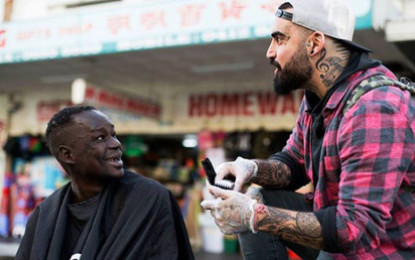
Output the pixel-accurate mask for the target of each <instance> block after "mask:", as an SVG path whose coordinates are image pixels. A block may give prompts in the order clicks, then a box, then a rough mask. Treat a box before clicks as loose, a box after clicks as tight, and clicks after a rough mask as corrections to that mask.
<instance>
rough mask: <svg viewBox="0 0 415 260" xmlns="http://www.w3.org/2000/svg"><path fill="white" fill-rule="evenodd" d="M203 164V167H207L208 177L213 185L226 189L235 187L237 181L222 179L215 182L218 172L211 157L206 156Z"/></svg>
mask: <svg viewBox="0 0 415 260" xmlns="http://www.w3.org/2000/svg"><path fill="white" fill-rule="evenodd" d="M202 166H203V169H205V172H206V175H207V179H208V181H209V183H210V184H211V185H213V186H216V187H219V188H221V189H224V190H233V188H234V187H235V183H233V182H231V181H229V180H221V181H218V182H216V183H215V177H216V172H215V168H213V165H212V162H211V161H210V160H209V158H206V159H204V160H203V161H202Z"/></svg>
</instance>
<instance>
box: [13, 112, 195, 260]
mask: <svg viewBox="0 0 415 260" xmlns="http://www.w3.org/2000/svg"><path fill="white" fill-rule="evenodd" d="M46 141H47V145H48V147H49V149H50V151H51V153H52V154H53V155H54V156H55V158H56V159H57V160H58V162H59V163H60V164H61V165H62V167H63V168H64V170H65V171H66V173H67V175H68V176H69V178H70V180H71V181H70V182H69V183H68V184H67V185H65V186H63V187H62V188H60V189H58V190H57V191H56V192H55V193H53V194H52V195H51V196H49V197H48V198H47V199H46V200H45V201H43V202H42V203H41V204H40V205H39V206H38V207H36V209H35V210H34V212H33V213H32V215H31V217H30V219H29V221H28V223H27V226H26V232H25V235H24V236H23V240H22V242H21V244H20V247H19V249H18V252H17V255H16V259H67V260H69V259H71V260H72V259H180V260H181V259H194V256H193V253H192V250H191V247H190V244H189V240H188V236H187V232H186V229H185V226H184V223H183V219H182V216H181V213H180V209H179V207H178V205H177V202H176V201H175V198H174V197H173V196H172V194H171V193H170V192H169V191H168V190H167V189H166V188H165V187H164V186H162V185H161V184H159V183H157V182H156V181H153V180H151V179H148V178H145V177H143V176H140V175H138V174H134V173H132V172H129V171H126V170H124V169H123V161H122V160H121V156H122V152H121V143H120V142H119V140H118V139H117V137H116V135H115V130H114V125H113V124H112V123H111V122H110V120H109V119H108V117H107V116H105V115H104V114H102V113H101V112H99V111H98V110H96V109H95V108H93V107H90V106H81V107H68V108H65V109H63V110H61V111H59V112H58V113H57V114H56V115H54V116H53V118H52V119H51V120H50V122H49V123H48V126H47V129H46Z"/></svg>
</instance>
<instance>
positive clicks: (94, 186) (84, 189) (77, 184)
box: [71, 178, 105, 203]
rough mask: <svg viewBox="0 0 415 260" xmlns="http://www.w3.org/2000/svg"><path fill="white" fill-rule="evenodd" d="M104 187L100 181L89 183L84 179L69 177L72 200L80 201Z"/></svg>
mask: <svg viewBox="0 0 415 260" xmlns="http://www.w3.org/2000/svg"><path fill="white" fill-rule="evenodd" d="M104 187H105V184H102V183H90V182H86V181H84V180H82V181H80V180H77V179H74V178H72V179H71V188H72V195H73V200H74V201H73V202H75V203H77V202H81V201H84V200H87V199H90V198H92V197H94V196H96V195H98V194H99V193H100V192H101V191H102V190H103V189H104Z"/></svg>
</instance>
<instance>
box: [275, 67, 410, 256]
mask: <svg viewBox="0 0 415 260" xmlns="http://www.w3.org/2000/svg"><path fill="white" fill-rule="evenodd" d="M377 73H383V74H385V75H386V76H387V77H390V78H395V76H394V75H393V74H392V73H391V72H390V71H389V70H388V69H386V68H385V67H383V66H377V67H375V68H370V69H368V70H365V71H359V72H356V73H354V74H353V75H352V76H349V77H348V78H347V79H346V80H344V81H342V82H341V83H340V85H339V86H338V87H337V88H336V89H335V91H334V92H333V93H332V95H331V96H330V97H329V99H328V101H327V103H326V105H325V107H324V108H323V110H322V115H323V117H324V129H325V133H324V137H323V141H322V149H321V154H320V157H319V162H320V165H319V167H318V169H319V170H318V173H317V174H318V181H317V183H314V186H315V192H314V212H315V214H316V216H317V218H318V219H319V221H320V223H321V225H322V232H323V241H324V248H323V250H324V251H327V252H336V253H330V255H331V256H332V257H333V258H335V259H378V258H381V259H415V194H414V193H411V192H409V191H406V190H405V189H404V188H403V187H405V186H406V187H408V186H409V187H410V186H412V187H414V186H415V158H414V151H415V138H414V130H415V120H414V118H415V102H414V100H413V99H412V97H411V95H410V93H409V92H408V91H402V90H400V89H399V88H397V87H389V86H386V87H380V88H377V89H374V90H371V91H369V92H368V93H366V94H364V95H363V96H361V97H360V99H359V100H358V101H357V103H356V104H355V105H354V106H353V107H351V108H350V110H348V111H347V112H346V113H345V114H343V111H342V110H343V107H344V105H345V102H346V100H345V95H346V94H347V93H349V91H351V90H352V89H353V88H354V87H356V86H357V85H358V84H359V83H360V82H361V81H362V80H364V79H367V78H369V77H370V76H371V75H374V74H377ZM308 109H309V108H308V107H307V101H306V97H304V99H303V102H302V104H301V107H300V112H299V117H298V119H297V122H296V126H295V128H294V130H293V132H292V134H291V136H290V138H289V140H288V141H287V145H286V146H285V148H284V149H283V151H282V154H283V155H284V156H289V157H290V158H291V160H294V161H295V163H296V165H297V167H296V170H294V171H293V169H292V172H293V174H294V176H293V180H296V179H297V180H298V179H301V180H304V179H309V180H311V181H312V182H313V165H312V162H313V160H312V151H311V137H312V116H311V115H310V113H309V111H308ZM290 168H291V167H290ZM339 252H341V254H339Z"/></svg>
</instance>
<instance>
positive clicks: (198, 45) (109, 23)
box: [0, 0, 399, 244]
mask: <svg viewBox="0 0 415 260" xmlns="http://www.w3.org/2000/svg"><path fill="white" fill-rule="evenodd" d="M358 3H359V4H354V7H355V8H356V11H357V14H358V20H357V23H356V28H357V29H358V31H357V33H356V38H357V40H358V41H361V42H363V43H364V45H366V46H368V47H369V48H372V49H375V50H378V53H379V54H377V56H375V57H377V58H380V59H382V58H383V56H382V55H387V58H389V57H399V55H394V54H393V52H394V51H396V50H395V49H393V50H392V51H390V52H389V51H388V52H384V51H383V50H384V49H379V47H378V45H379V44H378V41H377V40H375V41H373V40H372V41H371V40H368V39H367V37H365V36H366V35H367V34H369V35H375V36H376V37H377V38H376V39H380V36H379V34H378V33H377V32H375V31H374V29H373V24H372V19H371V18H372V16H373V12H372V11H373V1H371V0H367V1H363V2H362V1H358ZM91 10H92V9H90V8H89V9H85V10H82V9H77V10H76V11H67V12H66V13H64V14H62V15H59V16H48V17H44V18H39V19H35V20H33V21H32V22H28V21H27V20H26V21H24V20H21V21H16V22H11V23H8V24H1V25H0V73H1V74H0V75H1V78H2V81H1V83H0V90H2V91H4V93H5V94H4V95H3V96H0V101H1V102H0V106H1V107H2V106H4V109H1V110H0V134H1V135H0V138H3V139H2V142H3V143H4V144H8V146H7V148H6V149H5V150H6V153H7V154H8V157H9V158H10V159H11V160H10V162H9V163H6V159H5V157H6V156H5V155H2V154H1V153H0V170H1V169H2V168H1V167H3V168H4V170H2V171H1V172H0V179H1V180H2V181H3V180H6V182H4V185H3V187H5V189H3V190H5V192H4V193H3V199H2V201H5V200H4V198H5V196H8V197H9V198H11V197H13V196H14V199H10V203H9V204H8V206H7V207H8V208H7V212H8V216H10V215H16V214H17V217H14V218H7V219H6V220H4V221H3V220H1V219H2V218H1V217H2V215H1V214H3V215H4V209H5V206H4V205H2V209H0V231H1V232H2V233H0V235H3V236H4V235H11V234H14V235H15V236H18V235H19V234H21V232H22V230H21V228H20V227H21V226H22V225H23V223H24V221H25V218H26V217H27V215H28V213H29V212H30V209H31V208H33V206H34V205H35V204H36V203H37V202H38V201H39V200H41V199H42V198H44V197H46V196H47V195H48V194H50V192H53V190H55V189H56V188H58V187H59V186H60V185H62V184H63V183H65V181H67V180H66V179H65V178H64V176H63V175H62V172H61V169H60V167H59V166H58V165H57V164H56V162H55V161H54V160H53V158H51V157H50V155H48V154H47V150H46V149H45V147H44V146H43V145H42V136H41V134H43V132H44V130H45V127H46V123H47V121H48V120H49V119H50V117H51V116H52V115H53V114H54V113H55V112H56V111H58V110H59V109H60V108H62V107H64V106H67V105H68V104H71V103H72V101H73V100H72V94H73V93H72V85H73V83H74V81H75V80H77V79H82V80H83V81H84V82H85V89H84V93H83V96H82V100H83V102H84V103H85V104H91V105H94V106H96V107H97V108H99V109H101V110H103V112H104V113H106V114H107V115H108V116H109V117H110V118H111V120H112V121H113V122H114V124H115V126H116V131H117V134H118V136H119V138H120V140H121V141H122V142H123V144H124V156H125V158H124V160H125V162H126V165H127V166H128V167H129V168H132V169H134V170H136V171H137V172H140V173H142V174H144V175H146V176H149V177H152V178H155V179H157V180H159V181H161V182H162V183H164V184H165V185H166V186H168V187H169V188H170V189H171V190H172V191H173V193H174V194H175V195H176V197H177V198H178V200H179V201H180V205H181V206H182V211H183V213H184V216H186V219H187V225H188V227H189V233H191V234H190V235H191V239H195V240H197V239H198V237H199V239H200V234H198V232H197V230H196V229H195V228H191V226H194V225H195V223H197V219H196V217H195V214H196V213H198V211H200V209H198V205H199V204H198V203H195V201H191V200H190V198H193V199H195V200H196V201H198V200H200V192H201V191H200V186H198V185H197V184H195V183H199V182H198V180H200V178H202V176H203V172H201V171H200V168H199V165H198V163H199V161H200V159H201V158H203V157H205V156H208V157H210V158H212V160H213V161H214V164H218V163H220V162H222V161H224V160H231V159H234V158H236V157H237V156H244V157H251V158H252V157H256V158H267V156H269V155H270V154H271V153H273V152H275V151H278V150H279V149H281V147H282V146H283V145H284V143H285V140H286V139H287V138H288V134H289V131H290V130H291V129H292V128H293V126H294V122H295V118H296V114H297V112H298V107H299V104H300V101H301V98H302V93H301V92H296V93H294V94H292V95H289V96H286V97H281V96H276V95H275V94H274V93H273V92H272V85H271V84H272V77H273V69H272V68H271V67H270V66H269V63H268V62H267V60H266V58H265V51H266V49H267V47H268V43H269V33H270V31H269V30H270V26H271V23H272V19H273V12H274V11H275V2H274V1H271V0H260V1H259V0H255V1H253V0H252V1H248V0H232V1H224V0H214V1H208V2H207V1H204V0H182V1H167V2H164V3H161V2H160V1H159V2H155V3H140V4H133V3H132V1H130V2H128V3H126V4H119V5H118V6H111V8H109V7H105V6H104V7H102V8H97V9H95V10H94V11H93V12H92V11H91ZM384 45H385V46H386V47H383V48H388V44H387V43H384ZM390 61H391V62H392V61H393V60H392V58H391V59H390ZM7 111H8V112H9V113H7ZM2 113H3V114H2ZM1 136H3V137H1ZM186 140H187V142H188V143H187V144H186V145H185V144H184V142H185V141H186ZM6 141H8V142H6ZM194 141H197V142H196V143H195V142H194ZM13 142H14V143H13ZM189 143H190V144H189ZM13 144H14V145H15V146H13ZM195 144H196V146H195ZM13 147H14V150H13V149H10V148H13ZM2 152H3V151H2ZM2 165H4V166H2ZM3 173H4V176H3ZM17 176H21V178H20V183H21V184H19V185H20V187H14V188H13V187H12V186H11V185H10V186H8V185H9V184H11V183H12V182H11V181H10V180H13V183H18V182H19V180H17ZM27 176H30V179H29V181H28V180H27V178H25V177H27ZM9 181H10V182H9ZM0 184H1V182H0ZM7 188H8V190H6V189H7ZM198 196H199V197H198ZM19 200H20V201H21V203H20V204H19V203H17V202H18V201H19ZM13 204H16V205H17V204H19V205H21V206H22V207H21V208H10V207H14V206H11V205H13ZM189 212H190V213H189ZM3 219H4V218H3ZM1 221H3V222H1ZM6 221H9V222H8V223H6ZM6 227H7V228H8V229H7V230H5V228H6ZM16 227H17V228H16ZM198 243H199V244H200V241H199V242H194V244H198Z"/></svg>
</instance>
